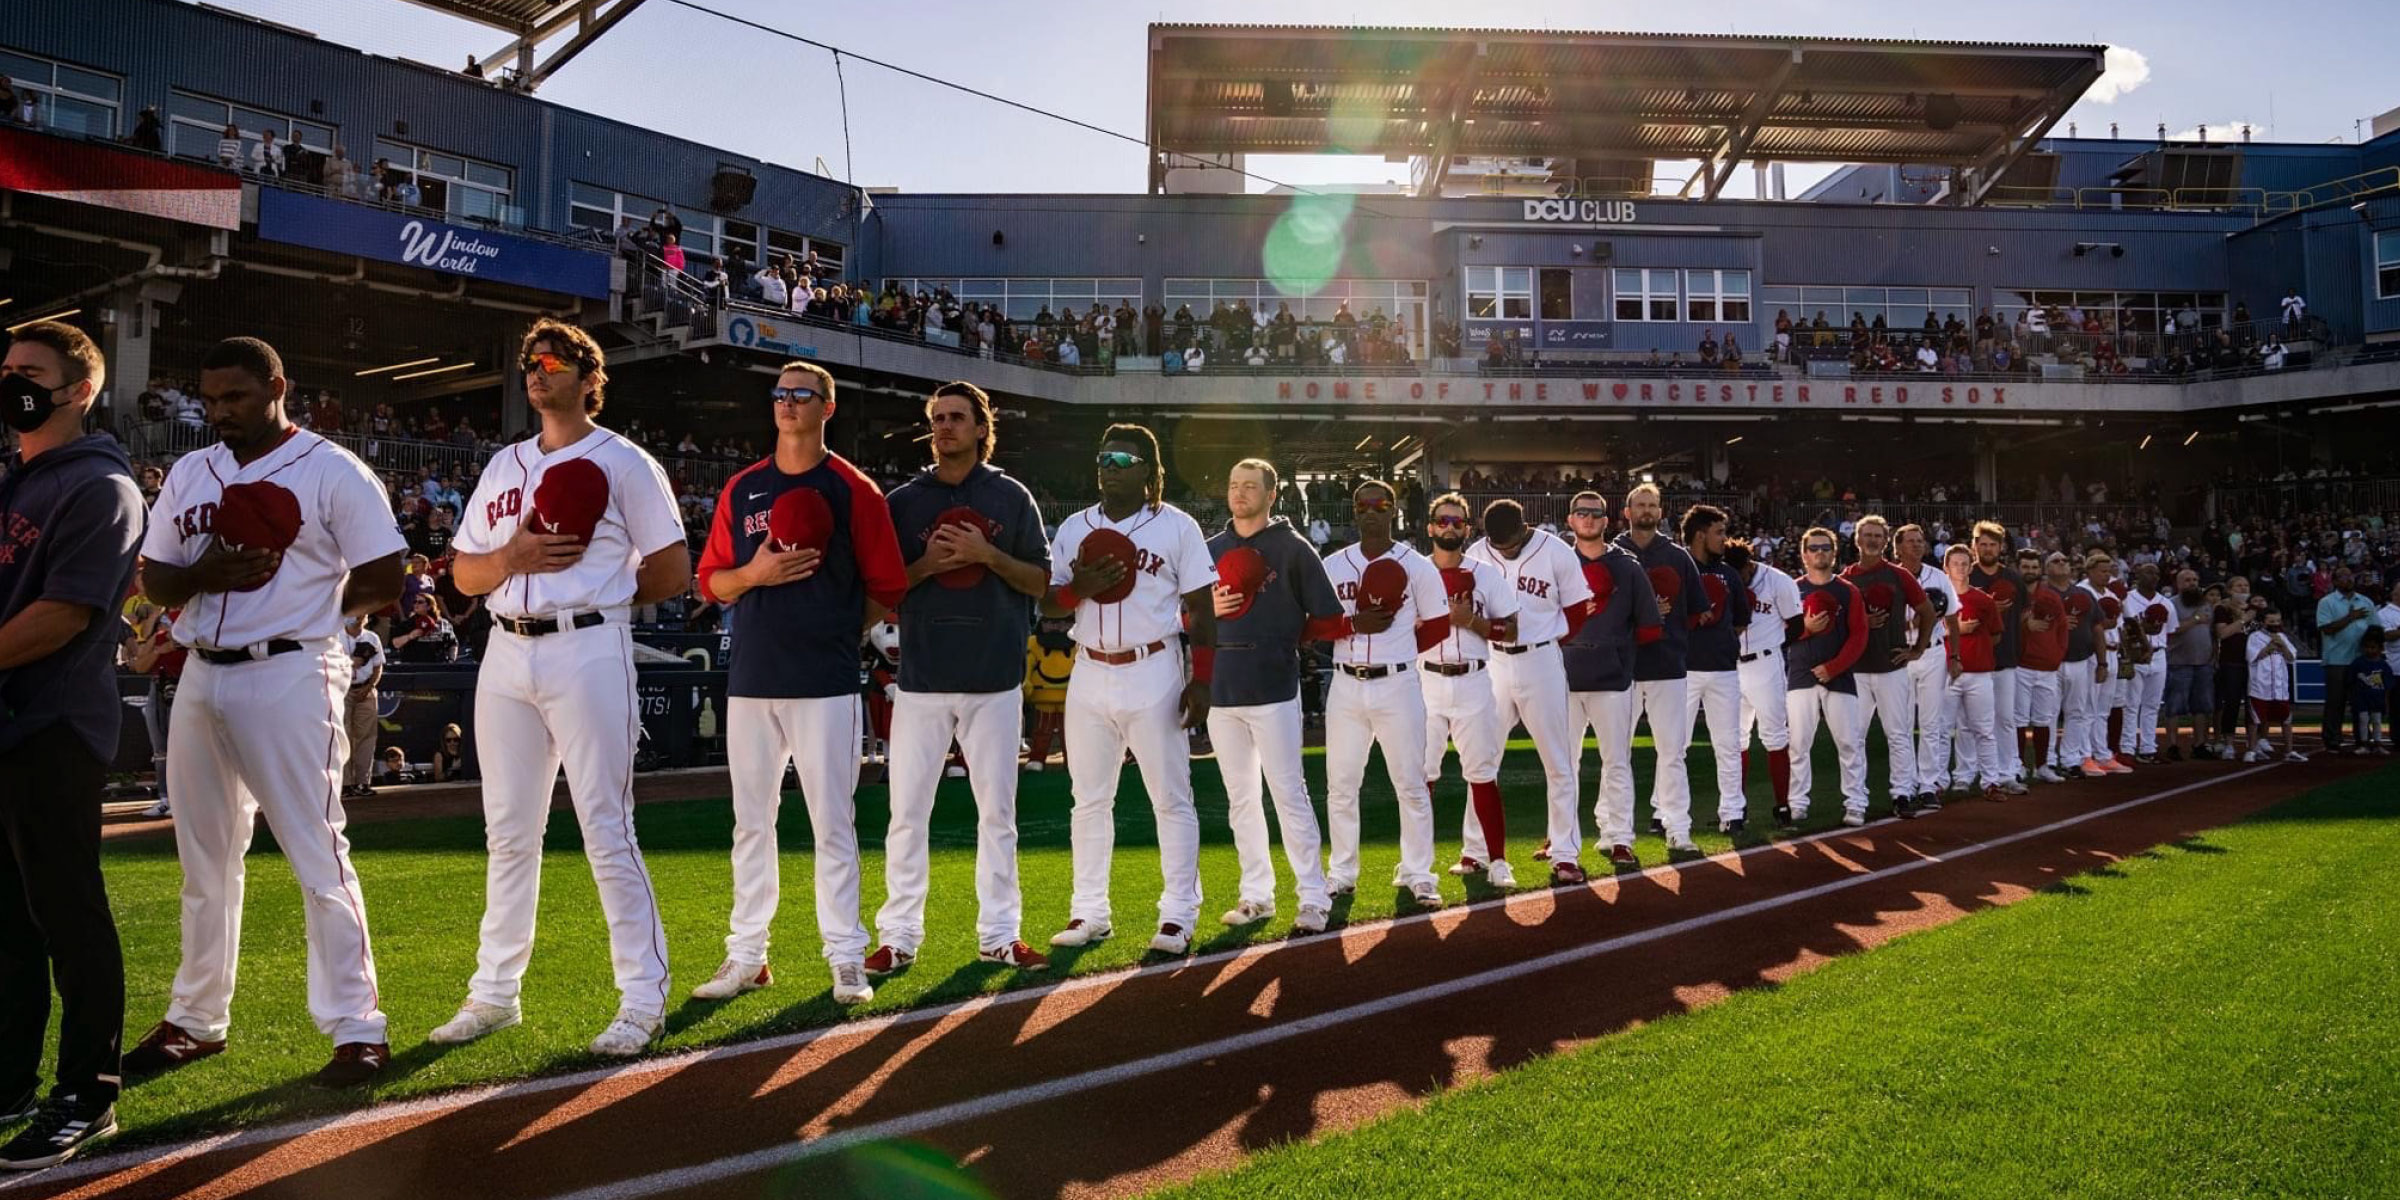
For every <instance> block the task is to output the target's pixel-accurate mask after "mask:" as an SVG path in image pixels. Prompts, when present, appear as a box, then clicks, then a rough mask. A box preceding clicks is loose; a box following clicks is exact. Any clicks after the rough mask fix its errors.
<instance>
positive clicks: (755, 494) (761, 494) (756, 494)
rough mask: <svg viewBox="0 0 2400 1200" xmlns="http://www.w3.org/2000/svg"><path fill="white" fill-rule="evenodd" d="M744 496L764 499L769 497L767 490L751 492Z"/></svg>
mask: <svg viewBox="0 0 2400 1200" xmlns="http://www.w3.org/2000/svg"><path fill="white" fill-rule="evenodd" d="M742 498H743V499H745V500H764V499H766V498H767V494H766V493H765V492H751V493H750V494H748V495H746V496H744V497H742Z"/></svg>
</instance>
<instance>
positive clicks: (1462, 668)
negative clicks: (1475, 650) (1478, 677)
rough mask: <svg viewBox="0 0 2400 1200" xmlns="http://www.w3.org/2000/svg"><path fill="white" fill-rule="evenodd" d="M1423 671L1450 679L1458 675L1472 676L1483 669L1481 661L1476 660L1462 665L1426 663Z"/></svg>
mask: <svg viewBox="0 0 2400 1200" xmlns="http://www.w3.org/2000/svg"><path fill="white" fill-rule="evenodd" d="M1425 669H1426V670H1428V671H1431V672H1433V673H1434V674H1436V675H1449V676H1452V677H1456V676H1460V675H1472V674H1474V673H1475V672H1477V671H1480V670H1482V669H1483V660H1482V659H1476V660H1475V661H1473V662H1462V663H1438V662H1437V663H1426V664H1425Z"/></svg>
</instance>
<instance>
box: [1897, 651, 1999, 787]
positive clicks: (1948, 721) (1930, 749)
mask: <svg viewBox="0 0 2400 1200" xmlns="http://www.w3.org/2000/svg"><path fill="white" fill-rule="evenodd" d="M1985 674H1989V672H1986V673H1985ZM1908 690H1909V691H1910V692H1912V693H1914V694H1915V696H1916V701H1917V781H1916V788H1915V789H1914V790H1915V792H1916V794H1917V795H1920V796H1922V795H1926V794H1928V793H1931V792H1938V791H1941V790H1942V785H1943V783H1945V782H1946V781H1945V780H1944V779H1943V778H1942V773H1943V771H1944V770H1946V769H1947V768H1948V767H1949V765H1950V739H1951V736H1952V727H1953V724H1954V717H1953V714H1952V711H1951V710H1952V709H1954V708H1955V707H1956V706H1957V701H1956V700H1954V699H1953V698H1952V696H1951V689H1950V660H1949V659H1948V658H1947V657H1946V656H1944V654H1943V653H1942V648H1941V646H1940V645H1939V644H1936V645H1935V646H1934V648H1933V649H1930V650H1927V651H1926V652H1925V653H1923V654H1921V655H1919V656H1917V660H1916V661H1915V662H1912V663H1910V664H1908ZM1990 691H1991V688H1990V686H1989V685H1988V684H1987V685H1986V686H1985V688H1984V692H1985V693H1986V696H1985V699H1986V701H1987V705H1988V701H1989V700H1990V695H1989V693H1990ZM1995 736H1997V735H1995ZM1973 761H1975V762H1977V763H1979V764H1980V763H1981V762H1982V761H1983V760H1982V759H1980V758H1978V759H1975V760H1973ZM1994 782H1998V781H1997V780H1995V781H1994ZM1893 790H1895V791H1897V790H1899V789H1897V788H1895V789H1893Z"/></svg>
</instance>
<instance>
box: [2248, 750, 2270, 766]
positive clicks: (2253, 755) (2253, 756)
mask: <svg viewBox="0 0 2400 1200" xmlns="http://www.w3.org/2000/svg"><path fill="white" fill-rule="evenodd" d="M2266 760H2267V756H2266V755H2264V754H2261V753H2259V752H2258V751H2256V750H2252V751H2249V752H2247V753H2245V754H2243V755H2242V761H2243V762H2246V763H2254V762H2265V761H2266Z"/></svg>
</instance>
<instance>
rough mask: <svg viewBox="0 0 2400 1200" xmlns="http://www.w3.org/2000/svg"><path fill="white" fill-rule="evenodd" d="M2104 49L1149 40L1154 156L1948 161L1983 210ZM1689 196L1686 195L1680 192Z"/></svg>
mask: <svg viewBox="0 0 2400 1200" xmlns="http://www.w3.org/2000/svg"><path fill="white" fill-rule="evenodd" d="M2104 54H2105V48H2104V47H2101V46H2066V45H2040V44H2023V43H2001V42H1925V41H1896V40H1884V39H1868V38H1811V37H1756V36H1732V35H1710V34H1653V33H1578V32H1565V31H1555V30H1516V29H1405V28H1344V27H1337V26H1307V25H1182V24H1154V25H1152V26H1151V27H1150V116H1149V136H1150V144H1151V147H1152V149H1153V151H1154V152H1157V153H1160V154H1175V153H1182V154H1191V155H1216V154H1312V153H1326V154H1375V155H1383V156H1386V157H1391V158H1397V157H1400V156H1404V155H1407V156H1420V157H1422V158H1425V159H1428V160H1430V161H1431V167H1432V169H1431V170H1430V171H1427V172H1424V173H1422V176H1421V178H1422V180H1423V184H1422V186H1423V188H1424V190H1425V191H1427V192H1428V193H1435V194H1438V191H1439V188H1440V181H1441V179H1442V178H1443V176H1444V175H1445V174H1446V172H1447V168H1448V164H1449V163H1450V162H1451V161H1452V160H1453V159H1454V158H1457V157H1462V156H1474V157H1491V158H1534V157H1541V158H1553V159H1562V158H1563V159H1581V160H1601V161H1617V162H1623V161H1628V160H1633V161H1642V160H1648V161H1655V160H1659V159H1699V160H1702V163H1703V169H1702V170H1701V172H1699V173H1698V174H1697V175H1695V176H1694V179H1695V181H1696V182H1697V181H1702V180H1703V179H1704V181H1705V183H1706V194H1707V195H1709V196H1710V197H1712V198H1713V197H1714V196H1716V195H1717V193H1718V192H1719V191H1720V190H1721V189H1722V188H1723V187H1724V186H1725V182H1726V181H1727V180H1728V179H1730V178H1731V177H1732V175H1733V170H1734V167H1735V166H1736V165H1737V164H1739V163H1740V162H1742V161H1743V160H1744V159H1752V160H1758V161H1769V160H1782V161H1789V162H1844V163H1927V164H1930V163H1943V164H1950V165H1953V166H1956V167H1958V168H1961V170H1960V174H1959V180H1960V187H1959V189H1958V194H1959V199H1960V200H1961V201H1962V202H1972V201H1974V200H1977V199H1980V198H1981V197H1982V194H1983V192H1984V191H1985V190H1988V188H1989V187H1990V186H1991V184H1992V183H1994V182H1996V181H1997V180H1998V179H1999V178H2000V176H2001V175H2002V174H2003V173H2004V172H2005V171H2006V170H2007V168H2008V166H2009V165H2010V164H2011V163H2013V162H2014V161H2015V160H2016V158H2017V157H2018V156H2019V155H2022V154H2023V153H2024V152H2025V150H2026V149H2027V148H2029V147H2030V146H2031V145H2032V144H2033V143H2034V142H2035V141H2038V140H2039V139H2040V138H2041V137H2042V136H2043V135H2044V134H2046V133H2048V132H2049V129H2050V127H2051V126H2052V125H2053V124H2055V123H2056V122H2057V121H2058V120H2059V119H2060V118H2061V117H2063V116H2065V114H2066V111H2067V109H2068V108H2069V107H2071V106H2073V104H2074V103H2075V101H2076V100H2077V99H2079V98H2081V97H2082V95H2083V93H2084V90H2085V89H2086V88H2088V87H2090V86H2091V84H2092V82H2093V81H2094V80H2096V79H2098V78H2099V77H2100V73H2101V70H2102V67H2103V58H2104ZM1688 190H1689V189H1688V188H1687V191H1688Z"/></svg>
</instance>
